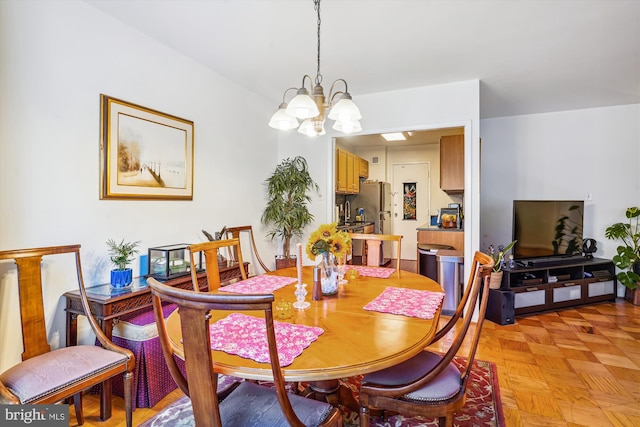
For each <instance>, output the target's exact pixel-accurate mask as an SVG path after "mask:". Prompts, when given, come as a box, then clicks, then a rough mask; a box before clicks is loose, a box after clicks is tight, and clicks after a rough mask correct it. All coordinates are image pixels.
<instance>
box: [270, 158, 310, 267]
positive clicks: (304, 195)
mask: <svg viewBox="0 0 640 427" xmlns="http://www.w3.org/2000/svg"><path fill="white" fill-rule="evenodd" d="M266 182H267V192H268V199H269V200H268V202H267V206H266V207H265V210H264V212H263V213H262V224H263V225H265V226H267V227H269V232H268V233H267V236H269V237H271V239H272V240H273V239H275V238H279V239H281V240H282V255H280V256H278V257H276V268H282V267H284V266H292V265H295V256H293V257H292V256H291V239H292V238H293V237H300V236H302V232H303V230H304V229H305V227H306V226H307V225H309V224H310V223H311V222H312V221H313V215H312V214H311V212H309V207H308V205H309V202H311V196H310V195H309V192H310V191H311V190H315V192H316V193H317V192H318V191H319V190H320V187H318V184H316V182H315V181H314V180H313V179H312V178H311V175H310V174H309V168H308V165H307V161H306V160H305V158H304V157H301V156H297V157H295V158H293V159H290V158H286V159H284V160H283V161H282V162H280V164H278V165H277V166H276V170H275V171H274V172H273V174H271V176H270V177H269V178H268V179H267V180H266Z"/></svg>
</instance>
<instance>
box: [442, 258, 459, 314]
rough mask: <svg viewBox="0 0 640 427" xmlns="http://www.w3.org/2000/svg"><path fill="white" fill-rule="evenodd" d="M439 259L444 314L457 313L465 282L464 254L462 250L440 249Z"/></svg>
mask: <svg viewBox="0 0 640 427" xmlns="http://www.w3.org/2000/svg"><path fill="white" fill-rule="evenodd" d="M437 259H438V276H439V278H440V280H439V281H438V283H440V286H442V289H443V290H444V294H445V296H444V301H443V302H442V314H445V315H451V314H453V313H455V311H456V308H457V307H458V303H459V302H460V297H461V296H462V286H463V283H464V280H463V279H464V255H463V253H462V251H440V252H438V255H437Z"/></svg>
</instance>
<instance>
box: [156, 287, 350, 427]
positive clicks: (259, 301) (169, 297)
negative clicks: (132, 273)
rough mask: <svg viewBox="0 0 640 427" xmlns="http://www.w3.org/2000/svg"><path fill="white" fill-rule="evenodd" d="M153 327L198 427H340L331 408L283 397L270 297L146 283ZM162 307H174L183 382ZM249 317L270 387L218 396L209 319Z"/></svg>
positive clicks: (250, 385) (244, 387)
mask: <svg viewBox="0 0 640 427" xmlns="http://www.w3.org/2000/svg"><path fill="white" fill-rule="evenodd" d="M148 283H149V286H150V287H151V294H152V303H153V308H154V311H155V314H156V321H157V323H158V333H159V335H160V342H161V344H162V351H163V353H164V356H165V361H166V363H167V365H168V366H169V370H170V372H171V374H172V375H173V377H174V379H175V381H176V383H177V384H178V386H179V387H180V389H181V390H182V391H183V392H184V393H185V394H186V395H187V396H189V398H190V399H191V404H192V410H193V416H194V419H195V424H196V425H197V426H198V427H208V426H216V427H220V426H224V427H233V426H238V427H251V426H256V427H258V426H284V425H291V426H295V427H302V426H341V425H342V416H341V414H340V411H339V410H338V409H336V408H334V407H332V406H331V405H330V404H328V403H325V402H320V401H317V400H313V399H309V398H306V397H302V396H299V395H295V394H291V393H287V391H286V388H285V382H284V377H283V374H282V369H281V368H280V361H279V357H278V350H277V347H276V335H275V326H274V323H273V300H274V296H273V294H266V295H236V294H229V295H223V294H210V293H204V292H195V291H190V290H183V289H179V288H174V287H171V286H167V285H164V284H162V283H160V282H158V281H157V280H155V279H152V278H151V279H148ZM162 302H168V303H173V304H176V305H177V306H178V313H179V315H180V325H181V329H182V342H183V348H184V360H185V365H186V373H187V375H186V378H185V377H184V376H183V375H182V372H181V371H180V369H179V368H178V365H177V364H176V360H175V357H174V356H176V355H177V351H176V348H175V347H174V344H173V342H172V341H171V340H170V339H169V335H168V332H167V325H166V323H165V319H164V316H163V315H162V305H161V304H162ZM217 310H222V311H228V312H229V313H231V312H234V311H253V312H255V313H256V316H258V317H264V319H265V322H266V329H265V334H266V339H267V343H268V346H269V358H270V361H271V372H272V374H273V379H274V387H273V388H272V387H270V386H263V385H259V384H256V383H254V382H250V381H243V382H238V383H236V384H234V386H232V387H230V388H229V389H227V390H225V392H223V393H218V392H217V390H218V387H217V386H218V374H217V372H215V370H214V365H215V360H214V359H213V356H212V352H211V337H210V335H209V333H210V331H209V321H208V319H209V315H210V312H211V311H217Z"/></svg>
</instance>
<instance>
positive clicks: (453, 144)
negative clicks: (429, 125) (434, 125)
mask: <svg viewBox="0 0 640 427" xmlns="http://www.w3.org/2000/svg"><path fill="white" fill-rule="evenodd" d="M440 189H441V190H442V191H445V192H446V193H451V194H459V193H462V192H464V135H449V136H443V137H441V138H440Z"/></svg>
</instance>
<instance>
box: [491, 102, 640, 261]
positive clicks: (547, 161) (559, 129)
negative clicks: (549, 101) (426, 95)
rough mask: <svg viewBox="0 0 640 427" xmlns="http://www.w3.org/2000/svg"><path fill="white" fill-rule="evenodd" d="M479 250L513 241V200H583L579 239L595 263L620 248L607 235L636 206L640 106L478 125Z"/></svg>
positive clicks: (638, 201) (639, 171)
mask: <svg viewBox="0 0 640 427" xmlns="http://www.w3.org/2000/svg"><path fill="white" fill-rule="evenodd" d="M481 129H482V131H481V134H482V181H481V185H482V191H481V197H480V206H481V211H480V218H481V221H480V229H481V230H482V236H481V239H480V241H481V248H486V247H487V246H488V245H489V244H494V245H498V244H506V243H508V242H510V241H511V232H512V230H511V228H512V224H511V223H512V201H513V200H514V199H548V200H553V199H568V200H585V199H586V197H587V193H591V194H592V200H590V201H585V218H584V236H585V238H586V237H591V238H594V239H596V241H597V246H598V251H597V252H596V254H595V256H597V257H602V258H611V257H612V256H613V255H614V254H615V253H616V250H615V249H616V247H617V246H618V244H619V242H617V241H612V240H607V239H606V238H605V237H604V230H605V228H606V227H608V226H609V225H611V224H613V223H615V222H620V221H623V220H624V219H625V217H624V212H625V210H626V208H627V207H630V206H639V205H640V169H639V168H638V164H640V105H638V104H635V105H624V106H615V107H606V108H594V109H585V110H574V111H565V112H559V113H547V114H534V115H526V116H515V117H504V118H497V119H488V120H482V121H481Z"/></svg>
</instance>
